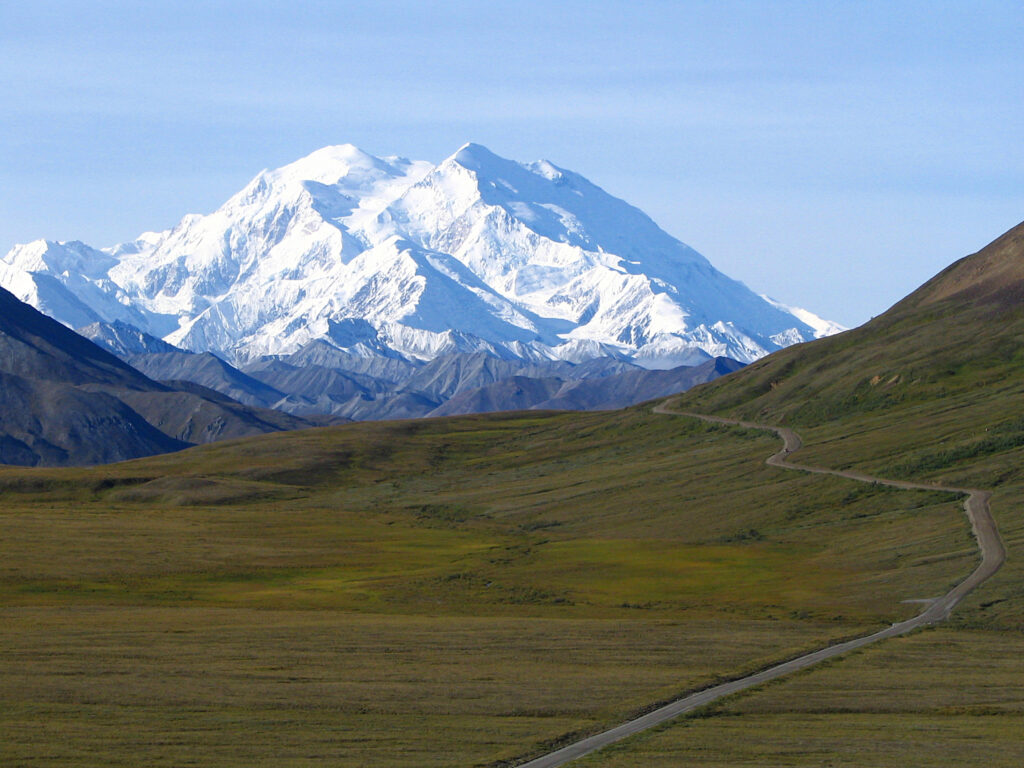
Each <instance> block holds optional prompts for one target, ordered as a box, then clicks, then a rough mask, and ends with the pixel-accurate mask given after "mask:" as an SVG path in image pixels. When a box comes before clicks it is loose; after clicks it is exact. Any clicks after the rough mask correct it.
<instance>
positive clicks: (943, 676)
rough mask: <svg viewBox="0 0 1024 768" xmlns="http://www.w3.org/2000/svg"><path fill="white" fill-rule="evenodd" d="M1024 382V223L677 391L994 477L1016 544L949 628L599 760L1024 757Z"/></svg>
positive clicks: (862, 465)
mask: <svg viewBox="0 0 1024 768" xmlns="http://www.w3.org/2000/svg"><path fill="white" fill-rule="evenodd" d="M1022 395H1024V225H1022V226H1021V227H1017V228H1016V229H1014V230H1011V231H1010V232H1009V233H1007V234H1006V235H1004V236H1003V237H1002V238H1000V239H999V240H997V241H995V242H994V243H993V244H991V245H990V246H988V247H987V248H986V249H984V250H983V251H981V252H979V253H978V254H976V255H974V256H971V257H968V258H966V259H964V260H961V261H960V262H957V264H954V265H953V266H951V267H950V268H949V269H947V270H945V271H944V272H943V273H941V274H940V275H938V276H937V277H936V278H934V279H933V280H932V281H930V282H929V283H927V284H926V285H925V286H923V287H922V288H921V289H920V290H919V291H917V292H915V293H914V294H911V296H909V297H908V298H907V299H905V300H904V301H902V302H900V303H899V304H897V305H896V306H895V307H894V308H893V309H892V310H890V311H889V312H887V313H886V314H884V315H882V316H880V317H878V318H875V319H874V320H873V321H871V322H870V323H868V324H867V325H865V326H863V327H861V328H859V329H856V330H854V331H851V332H849V333H845V334H842V335H841V336H838V337H834V338H830V339H825V340H822V341H819V342H815V343H813V344H807V345H803V346H801V347H795V348H791V349H787V350H784V351H783V352H780V353H778V354H776V355H772V356H771V357H770V358H766V359H765V360H762V361H760V362H759V363H756V364H755V365H753V366H751V367H750V369H749V370H747V371H744V372H741V373H740V374H738V375H734V376H731V377H728V378H727V379H723V380H720V381H719V382H716V383H712V384H711V385H707V386H705V387H702V388H700V389H699V390H696V391H693V392H692V393H689V394H688V395H687V396H684V397H683V398H681V400H680V401H679V403H678V407H680V408H683V409H691V410H702V411H705V412H712V411H714V412H719V413H725V414H731V415H738V416H742V417H744V418H754V419H758V420H761V421H765V422H771V423H785V424H790V425H792V426H795V427H796V428H797V429H798V430H799V431H800V432H801V434H802V435H803V437H804V439H805V443H806V444H807V447H806V448H805V449H804V450H803V451H802V452H801V453H800V455H799V457H798V461H800V462H804V463H808V464H819V465H823V466H831V467H857V468H858V469H862V470H864V471H868V472H871V473H874V474H878V475H882V476H887V477H900V478H914V479H941V480H943V481H947V482H949V483H950V484H954V485H960V486H967V487H986V488H991V489H993V490H994V494H993V498H992V509H993V514H994V516H995V517H996V520H997V522H998V524H999V526H1000V530H1001V533H1002V536H1003V538H1004V541H1005V543H1006V545H1007V550H1008V558H1007V562H1006V565H1005V566H1004V567H1003V569H1002V571H1001V572H1000V573H999V574H997V575H996V577H995V578H994V579H993V580H992V581H991V582H989V583H988V584H986V585H985V586H984V587H983V588H982V589H980V590H979V591H978V592H976V593H975V594H974V595H972V596H970V597H969V598H968V599H967V600H966V601H965V603H964V604H963V605H962V606H961V607H960V608H958V609H957V612H956V614H955V615H954V617H953V619H952V621H951V623H950V625H946V627H944V628H943V629H940V630H933V631H929V632H924V633H920V634H918V635H915V636H913V637H909V638H904V639H900V640H897V641H892V642H890V643H886V644H884V645H882V646H879V647H875V648H871V649H869V650H865V651H863V652H862V653H858V654H856V655H854V656H852V657H850V658H847V659H843V660H839V661H837V662H835V663H834V664H831V665H829V666H828V667H825V668H820V669H814V670H810V671H808V672H806V673H803V674H801V675H799V676H797V677H795V678H793V679H788V680H782V681H779V682H778V683H776V684H774V685H771V686H767V687H766V688H764V689H760V690H757V691H753V692H749V693H746V694H742V695H740V696H737V697H733V698H732V699H731V700H729V701H727V702H724V703H723V704H722V705H720V706H718V707H715V708H714V709H712V710H711V711H710V712H707V711H706V712H703V713H700V716H699V717H695V718H689V719H686V720H683V721H680V723H679V724H678V725H675V726H670V727H668V728H666V729H664V730H663V731H662V732H661V733H659V734H656V735H650V736H647V737H641V738H638V739H636V740H635V741H633V742H630V743H627V744H623V745H621V746H620V747H619V748H618V749H617V750H615V751H614V753H611V752H610V753H608V754H604V755H601V756H599V757H595V758H594V759H593V760H592V761H591V763H590V764H593V765H602V766H604V765H607V766H620V765H622V766H625V765H650V766H660V765H666V766H667V765H678V764H681V763H683V764H687V765H701V766H718V765H743V764H751V765H754V764H757V765H760V764H764V763H766V762H769V763H771V764H776V765H793V766H805V765H806V766H818V765H823V764H827V765H836V766H858V765H883V764H885V765H922V766H923V765H928V766H933V765H934V766H952V765H956V766H959V765H993V766H996V765H1000V766H1001V765H1005V766H1015V765H1020V764H1021V763H1022V759H1024V753H1022V751H1021V746H1020V745H1021V742H1020V734H1021V733H1022V732H1024V698H1022V697H1021V696H1020V690H1021V688H1022V686H1024V671H1022V668H1021V666H1020V663H1019V659H1020V658H1021V656H1022V655H1024V557H1022V555H1024V515H1022V514H1021V510H1022V509H1024V397H1022Z"/></svg>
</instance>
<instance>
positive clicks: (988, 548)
mask: <svg viewBox="0 0 1024 768" xmlns="http://www.w3.org/2000/svg"><path fill="white" fill-rule="evenodd" d="M654 412H655V413H660V414H665V415H670V416H686V417H690V418H695V419H702V420H703V421H709V422H714V423H717V424H728V425H731V426H738V427H747V428H749V429H762V430H766V431H769V432H774V433H775V434H777V435H778V436H779V437H780V438H781V439H782V443H783V445H782V448H780V449H779V450H778V451H777V452H776V453H774V454H773V455H772V456H770V457H768V459H767V460H766V463H767V464H770V465H771V466H773V467H780V468H781V469H791V470H796V471H799V472H812V473H814V474H817V475H835V476H836V477H845V478H848V479H850V480H859V481H861V482H864V483H877V484H878V485H887V486H891V487H893V488H903V489H906V490H915V491H916V490H924V491H948V492H949V493H959V494H965V495H966V496H967V499H966V501H965V502H964V510H965V511H966V512H967V517H968V519H969V520H970V521H971V528H972V530H973V531H974V537H975V539H976V540H977V542H978V548H979V549H980V550H981V564H980V565H978V567H977V568H975V570H974V572H973V573H971V575H970V576H968V577H967V578H966V579H964V580H963V581H961V582H960V583H959V584H957V585H956V586H955V587H953V589H951V590H950V591H949V592H947V593H946V594H945V595H943V596H942V597H940V598H938V599H937V600H933V601H930V602H929V604H928V607H927V608H925V610H924V611H922V612H921V613H920V614H918V615H917V616H915V617H914V618H912V619H907V620H906V621H901V622H899V623H897V624H893V625H892V626H890V627H886V628H885V629H882V630H880V631H878V632H875V633H873V634H870V635H865V636H864V637H858V638H855V639H853V640H848V641H847V642H845V643H838V644H837V645H830V646H828V647H826V648H822V649H820V650H817V651H814V652H813V653H808V654H806V655H805V656H800V657H798V658H795V659H791V660H790V661H786V662H783V663H782V664H777V665H775V666H774V667H768V668H767V669H762V670H761V671H760V672H755V673H754V674H752V675H748V676H747V677H743V678H740V679H738V680H733V681H731V682H728V683H723V684H721V685H716V686H714V687H712V688H706V689H704V690H703V691H697V692H696V693H692V694H690V695H689V696H684V697H683V698H681V699H676V700H675V701H673V702H670V703H668V704H666V705H664V706H662V707H659V708H658V709H655V710H653V711H652V712H648V713H647V714H646V715H643V716H641V717H638V718H636V719H634V720H630V721H628V722H625V723H623V724H622V725H619V726H616V727H615V728H612V729H610V730H607V731H603V732H602V733H597V734H594V735H593V736H589V737H587V738H585V739H581V740H580V741H577V742H575V743H573V744H570V745H568V746H566V747H562V748H561V749H559V750H557V751H555V752H550V753H548V754H546V755H542V756H540V757H538V758H535V759H533V760H530V761H529V762H527V763H522V764H520V765H519V767H518V768H557V766H560V765H565V764H566V763H568V762H571V761H572V760H575V759H577V758H579V757H582V756H583V755H587V754H590V753H591V752H595V751H597V750H599V749H602V748H604V747H606V746H608V745H609V744H613V743H615V742H616V741H620V740H621V739H624V738H626V737H627V736H632V735H634V734H636V733H640V732H641V731H645V730H647V729H648V728H652V727H654V726H656V725H659V724H661V723H664V722H665V721H666V720H671V719H672V718H674V717H678V716H679V715H681V714H683V713H684V712H689V711H691V710H693V709H696V708H697V707H702V706H704V705H705V704H710V703H711V702H713V701H715V700H717V699H720V698H722V697H723V696H728V695H730V694H733V693H737V692H738V691H743V690H746V689H747V688H752V687H754V686H755V685H760V684H761V683H765V682H767V681H769V680H774V679H775V678H778V677H782V676H783V675H788V674H790V673H791V672H796V671H798V670H801V669H806V668H807V667H810V666H813V665H815V664H818V663H820V662H822V661H825V660H826V659H831V658H835V657H836V656H840V655H841V654H844V653H846V652H847V651H852V650H853V649H855V648H861V647H863V646H865V645H869V644H871V643H876V642H878V641H879V640H885V639H886V638H889V637H896V636H897V635H903V634H906V633H907V632H910V631H912V630H915V629H918V628H919V627H924V626H927V625H928V624H934V623H936V622H939V621H943V620H945V619H947V618H949V614H950V613H951V612H952V610H953V608H955V607H956V605H957V603H959V602H960V601H961V600H963V599H964V597H965V596H967V594H968V593H970V592H971V590H973V589H975V588H976V587H977V586H978V585H980V584H982V583H983V582H984V581H985V580H987V579H988V578H989V577H991V576H992V575H993V574H994V573H995V572H996V571H998V570H999V568H1000V566H1001V565H1002V564H1003V561H1004V560H1005V559H1006V550H1005V549H1004V548H1003V543H1002V540H1001V539H1000V538H999V532H998V530H997V529H996V524H995V521H994V520H993V519H992V514H991V512H990V510H989V504H988V500H989V496H990V495H991V494H990V493H989V492H988V491H982V490H976V489H970V488H954V487H952V486H948V485H939V484H934V483H912V482H906V481H903V480H886V479H884V478H880V477H872V476H871V475H866V474H863V473H862V472H854V471H848V470H836V469H825V468H822V467H809V466H806V465H804V464H794V463H792V462H790V461H789V456H790V455H791V454H792V453H795V452H796V451H797V450H799V449H800V446H801V445H802V443H801V441H800V437H799V436H798V435H797V434H796V432H794V431H793V430H791V429H788V428H786V427H771V426H765V425H764V424H755V423H753V422H749V421H736V420H734V419H723V418H720V417H717V416H704V415H701V414H697V413H678V412H676V411H670V410H668V409H667V408H666V407H665V406H664V405H659V406H656V407H655V408H654Z"/></svg>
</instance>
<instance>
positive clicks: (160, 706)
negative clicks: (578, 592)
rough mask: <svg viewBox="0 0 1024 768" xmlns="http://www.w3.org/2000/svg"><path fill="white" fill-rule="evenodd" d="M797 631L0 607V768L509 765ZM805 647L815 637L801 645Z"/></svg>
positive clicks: (799, 639) (742, 662)
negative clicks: (1, 663)
mask: <svg viewBox="0 0 1024 768" xmlns="http://www.w3.org/2000/svg"><path fill="white" fill-rule="evenodd" d="M829 631H830V627H828V626H817V627H812V626H807V625H806V623H798V622H795V621H779V622H771V623H769V622H763V621H753V620H734V621H731V622H729V623H728V632H727V633H725V632H723V626H722V625H721V624H720V622H718V621H708V620H704V621H699V620H694V621H687V622H678V621H661V620H649V619H644V618H630V619H622V620H593V619H590V620H588V619H583V620H573V619H566V620H561V619H537V618H493V617H491V618H473V617H457V618H452V617H437V618H429V617H422V616H421V617H409V616H379V615H366V614H363V615H360V614H350V613H344V612H338V611H312V612H310V611H281V610H269V611H268V610H249V609H219V608H123V607H118V608H113V607H107V606H102V607H95V606H90V607H86V608H80V607H79V608H65V609H62V610H60V611H54V610H50V609H46V608H35V607H33V608H10V609H5V610H3V611H0V638H2V642H3V647H4V651H5V659H6V662H5V670H4V672H5V674H4V675H3V676H2V677H0V702H2V706H0V731H2V732H3V733H4V739H3V743H4V747H3V749H4V750H5V751H6V752H5V759H4V760H3V762H4V764H19V762H20V761H24V762H25V763H31V764H44V765H61V766H73V765H97V764H101V763H102V764H115V765H118V764H119V765H140V764H144V765H185V764H198V765H232V766H234V765H239V766H242V765H260V764H265V765H307V764H314V763H316V761H317V760H321V761H326V763H327V764H331V765H395V766H450V765H475V764H481V763H489V762H492V761H495V760H501V759H505V758H511V757H513V756H514V755H516V754H517V753H519V752H521V751H523V750H524V749H526V748H536V747H537V746H538V745H540V744H542V743H543V742H545V741H547V740H554V739H557V738H559V737H562V736H563V735H565V734H567V733H573V732H578V731H586V730H591V729H593V728H595V727H599V726H603V725H606V724H608V723H609V722H613V721H614V720H615V719H617V718H618V717H621V716H622V713H623V712H630V711H635V710H637V709H639V708H642V707H643V706H644V705H646V704H648V703H649V702H650V701H651V700H652V699H653V700H656V699H658V698H664V697H670V696H673V695H675V694H676V693H678V692H680V691H683V690H686V689H688V688H692V687H694V686H697V685H701V684H703V683H705V682H706V681H707V680H714V679H717V678H718V677H719V676H720V675H723V674H730V673H732V672H733V670H737V671H738V670H742V669H749V668H751V667H752V666H756V665H760V664H764V663H766V662H767V661H768V660H769V659H770V658H772V656H773V654H774V653H775V649H776V648H778V647H801V646H804V645H806V644H809V643H811V644H813V643H817V642H821V640H822V639H823V638H824V637H827V635H828V633H829ZM815 635H817V637H816V638H815Z"/></svg>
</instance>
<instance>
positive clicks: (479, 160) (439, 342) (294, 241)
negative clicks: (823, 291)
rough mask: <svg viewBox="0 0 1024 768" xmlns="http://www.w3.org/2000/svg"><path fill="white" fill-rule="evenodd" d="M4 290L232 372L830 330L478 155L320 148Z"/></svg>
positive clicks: (71, 321)
mask: <svg viewBox="0 0 1024 768" xmlns="http://www.w3.org/2000/svg"><path fill="white" fill-rule="evenodd" d="M0 286H3V287H5V288H7V289H8V290H10V291H11V292H13V293H14V294H15V295H16V296H17V297H18V298H20V299H22V300H23V301H26V302H28V303H30V304H32V305H33V306H35V307H36V308H38V309H40V310H41V311H43V312H45V313H47V314H49V315H51V316H53V317H55V318H57V319H58V320H60V321H61V322H63V323H65V324H67V325H69V326H72V327H81V326H84V325H87V324H90V323H94V322H97V321H105V322H115V321H120V322H123V323H129V324H131V325H132V326H135V327H136V328H138V329H140V330H142V331H144V332H146V333H148V334H151V335H153V336H156V337H158V338H162V339H163V340H165V341H166V342H168V343H170V344H173V345H176V346H179V347H183V348H185V349H189V350H193V351H211V352H214V353H216V354H218V355H220V356H222V357H224V358H225V359H228V360H233V361H235V362H237V363H244V362H246V361H249V360H253V359H255V358H258V357H260V356H265V355H283V354H291V353H294V352H296V351H298V350H300V349H302V348H303V347H305V346H306V345H308V344H309V343H311V342H313V341H319V342H321V343H322V342H327V343H329V344H330V345H332V346H334V347H336V348H338V349H341V350H345V351H347V352H348V353H350V354H354V355H364V356H383V357H402V358H406V359H418V360H427V359H433V358H435V357H437V356H438V355H441V354H446V353H452V352H477V351H480V352H487V353H489V354H492V355H495V356H497V357H503V358H510V359H511V358H518V359H522V360H536V361H543V360H558V359H562V360H568V361H572V362H579V361H583V360H586V359H590V358H594V357H601V356H613V357H618V358H620V359H629V360H633V361H635V362H637V363H640V364H641V365H644V366H646V367H649V368H669V367H674V366H677V365H681V364H694V363H698V362H700V361H702V360H706V359H708V358H709V357H711V356H718V355H724V356H729V357H732V358H735V359H737V360H742V361H750V360H753V359H755V358H758V357H760V356H762V355H764V354H766V353H768V352H771V351H773V350H775V349H779V348H780V347H783V346H788V345H790V344H793V343H796V342H800V341H805V340H809V339H812V338H816V337H818V336H821V335H827V334H828V333H831V332H834V331H835V330H837V328H838V327H837V326H835V325H834V324H830V323H828V322H827V321H824V320H821V319H820V318H818V317H816V316H814V315H812V314H811V313H809V312H806V310H800V309H793V308H789V307H785V306H783V305H781V304H778V303H775V302H772V301H770V300H766V299H765V298H764V297H761V296H759V295H757V294H756V293H754V292H753V291H751V290H749V289H748V288H747V287H746V286H744V285H743V284H742V283H739V282H737V281H735V280H732V279H730V278H728V277H726V276H725V275H723V274H722V273H721V272H719V271H718V270H716V269H715V268H714V267H713V266H711V264H710V263H709V262H708V261H707V259H705V258H704V257H703V256H701V255H700V254H699V253H697V252H696V251H694V250H693V249H691V248H689V247H688V246H686V245H684V244H683V243H681V242H680V241H679V240H677V239H675V238H673V237H672V236H670V235H668V234H667V233H665V232H664V231H663V230H661V229H660V228H659V227H658V226H657V225H656V224H655V223H654V222H653V221H652V220H651V219H650V218H649V217H648V216H646V215H645V214H644V213H643V212H641V211H640V210H638V209H636V208H634V207H633V206H631V205H628V204H627V203H625V202H623V201H622V200H619V199H617V198H615V197H612V196H611V195H609V194H608V193H606V192H605V191H604V190H602V189H601V188H599V187H597V186H595V185H594V184H592V183H590V182H589V181H587V180H586V179H585V178H583V177H582V176H580V175H578V174H575V173H572V172H570V171H567V170H563V169H561V168H558V167H556V166H555V165H552V164H551V163H549V162H547V161H540V162H536V163H528V164H522V163H517V162H513V161H510V160H505V159H503V158H501V157H498V156H497V155H495V154H493V153H492V152H490V151H489V150H488V149H486V148H485V147H482V146H479V145H476V144H467V145H465V146H464V147H462V148H461V149H459V150H458V151H457V152H456V153H455V154H454V155H452V156H451V157H449V158H447V159H446V160H444V161H443V162H441V163H440V164H438V165H436V166H435V165H431V164H430V163H426V162H413V161H409V160H406V159H404V158H399V157H387V158H378V157H373V156H371V155H368V154H366V153H365V152H362V151H361V150H359V149H357V148H356V147H353V146H351V145H341V146H334V147H326V148H324V149H321V150H319V151H317V152H314V153H313V154H311V155H309V156H308V157H305V158H303V159H301V160H299V161H297V162H295V163H292V164H291V165H287V166H284V167H283V168H279V169H277V170H273V171H263V172H262V173H260V174H259V175H257V176H256V178H255V179H253V180H252V181H251V182H250V183H249V184H248V185H247V186H246V187H245V188H244V189H243V190H242V191H240V192H239V193H238V194H236V195H234V196H233V197H232V198H231V199H230V200H228V201H227V202H226V203H225V204H224V205H223V206H222V207H221V208H220V209H218V210H217V211H215V212H214V213H211V214H209V215H205V216H200V215H189V216H186V217H185V218H184V219H182V220H181V222H180V223H179V224H178V225H177V226H176V227H174V228H173V229H171V230H168V231H166V232H160V233H154V232H147V233H145V234H143V235H142V236H140V237H139V238H138V239H137V240H135V241H134V242H131V243H124V244H121V245H117V246H114V247H112V248H105V249H102V250H97V249H94V248H91V247H89V246H87V245H84V244H82V243H79V242H65V243H57V242H50V241H45V240H39V241H35V242H33V243H29V244H27V245H19V246H16V247H15V248H14V249H13V250H11V251H10V252H9V253H8V254H7V255H6V256H5V257H4V259H3V260H2V261H0Z"/></svg>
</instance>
